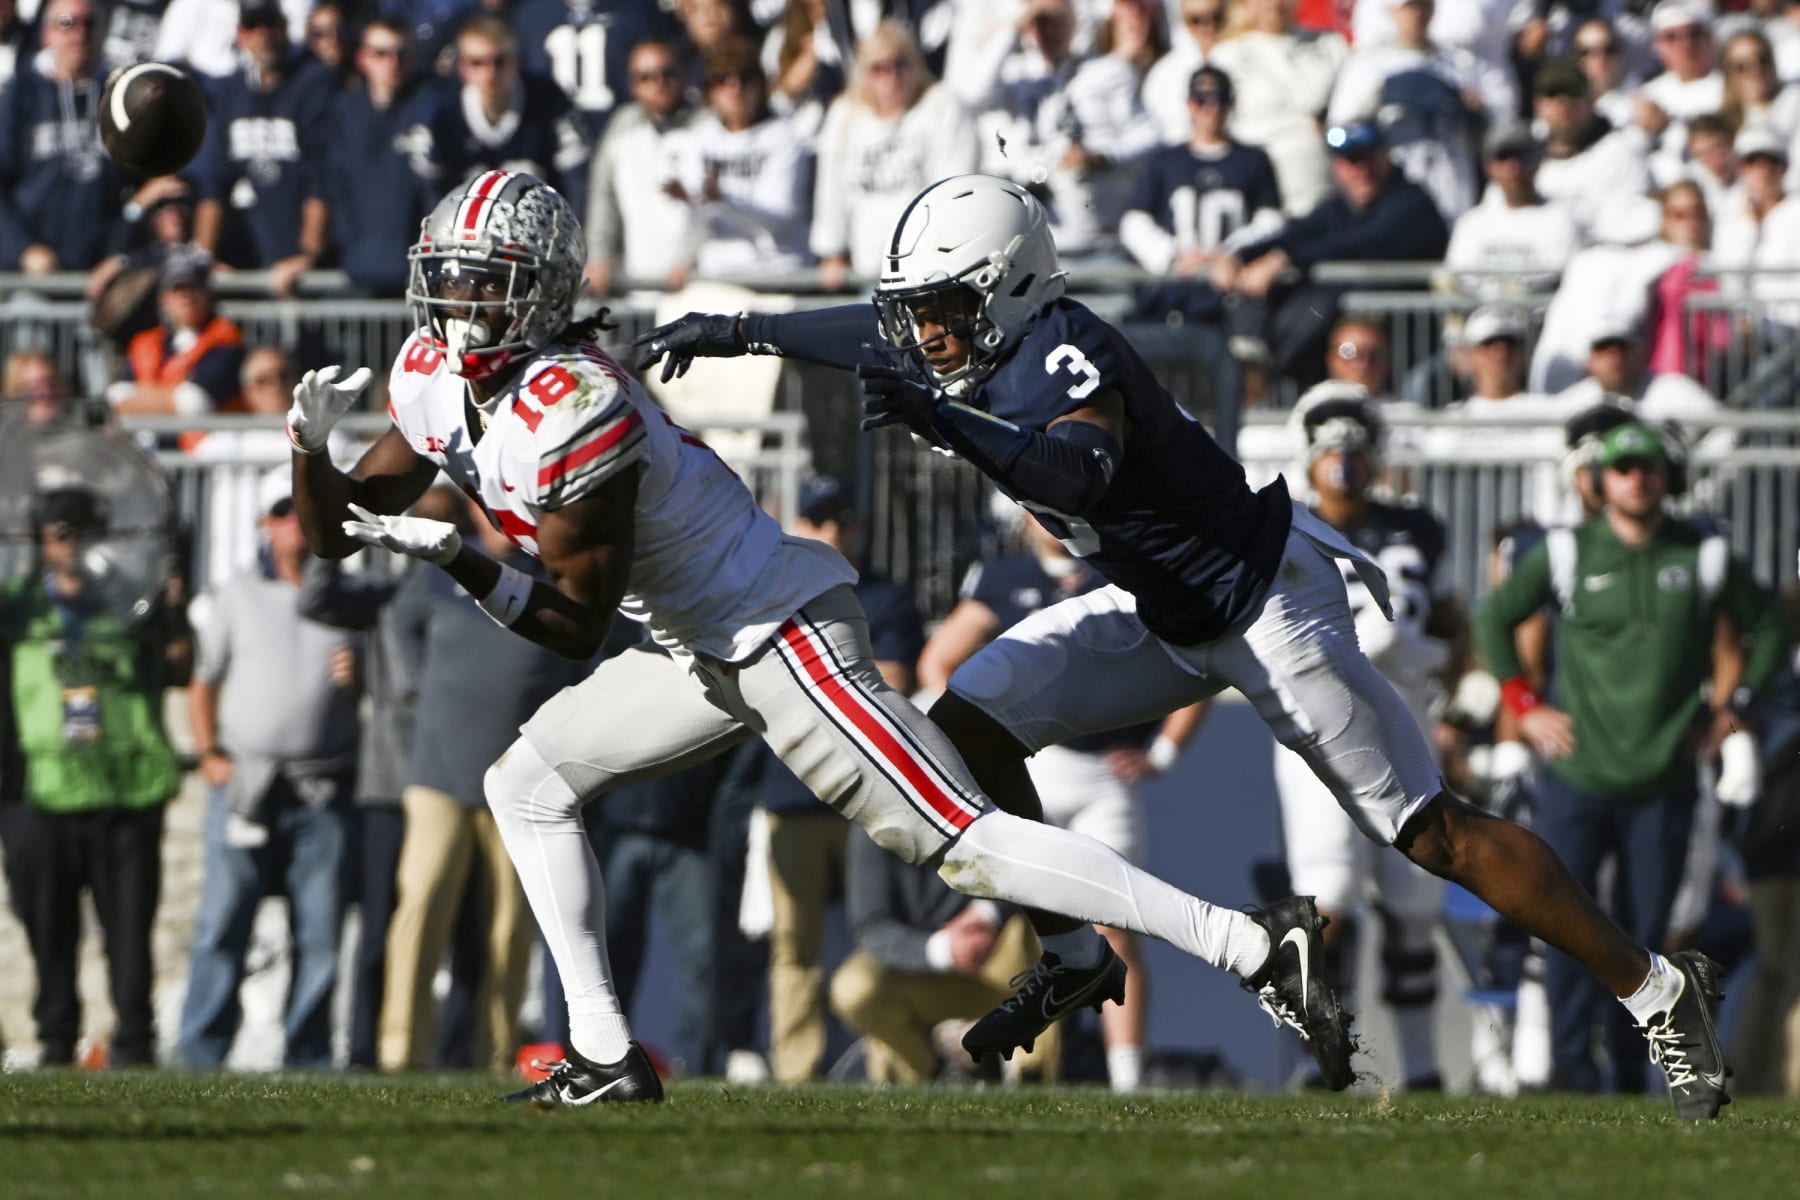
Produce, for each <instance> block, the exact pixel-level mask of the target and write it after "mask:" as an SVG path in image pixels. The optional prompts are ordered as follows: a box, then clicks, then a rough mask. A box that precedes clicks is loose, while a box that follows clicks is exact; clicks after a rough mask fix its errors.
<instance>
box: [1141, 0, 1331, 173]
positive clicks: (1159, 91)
mask: <svg viewBox="0 0 1800 1200" xmlns="http://www.w3.org/2000/svg"><path fill="white" fill-rule="evenodd" d="M1260 2H1261V0H1249V4H1250V5H1251V6H1254V5H1256V4H1257V3H1260ZM1281 2H1283V3H1291V0H1281ZM1244 9H1245V0H1235V3H1234V0H1180V3H1178V4H1177V5H1176V6H1175V8H1174V10H1173V11H1172V12H1170V13H1169V49H1168V51H1167V53H1165V54H1163V55H1162V57H1160V58H1158V59H1157V60H1156V61H1155V62H1154V63H1153V64H1151V67H1150V69H1149V70H1148V71H1146V72H1144V75H1143V80H1144V83H1143V89H1142V94H1143V97H1144V110H1145V111H1146V112H1148V113H1149V114H1150V119H1151V120H1152V121H1154V122H1156V130H1157V138H1158V140H1160V141H1161V142H1163V143H1164V144H1165V145H1169V146H1179V145H1181V144H1182V143H1183V142H1185V141H1187V139H1188V132H1189V126H1188V111H1187V93H1188V80H1189V79H1192V78H1193V76H1194V72H1195V71H1198V70H1199V69H1200V68H1201V67H1203V66H1205V65H1206V64H1207V63H1209V62H1211V61H1212V60H1213V55H1214V54H1215V53H1217V52H1218V50H1219V48H1220V47H1221V46H1222V45H1224V44H1225V32H1226V30H1227V28H1228V27H1231V26H1232V25H1234V24H1236V23H1237V22H1238V21H1239V20H1240V19H1241V13H1242V12H1243V10H1244ZM1234 14H1238V15H1234ZM1323 106H1324V103H1323V101H1322V100H1321V102H1320V107H1323Z"/></svg>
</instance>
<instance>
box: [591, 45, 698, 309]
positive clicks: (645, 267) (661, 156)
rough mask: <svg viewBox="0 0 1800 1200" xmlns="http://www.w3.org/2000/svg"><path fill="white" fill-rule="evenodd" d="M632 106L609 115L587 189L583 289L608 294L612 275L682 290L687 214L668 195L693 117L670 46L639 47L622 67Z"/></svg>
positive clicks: (681, 74) (691, 107) (681, 206)
mask: <svg viewBox="0 0 1800 1200" xmlns="http://www.w3.org/2000/svg"><path fill="white" fill-rule="evenodd" d="M626 73H627V76H628V77H629V79H630V80H631V100H632V102H631V103H630V104H628V105H626V106H625V107H623V108H621V109H619V111H618V112H616V113H614V114H613V117H612V120H610V121H608V122H607V125H606V134H605V136H604V137H602V138H601V139H600V149H599V152H598V153H596V154H595V155H594V164H593V168H592V174H591V176H590V178H589V183H588V200H587V239H588V265H587V281H588V288H589V289H590V290H591V291H593V292H594V293H596V294H598V295H606V294H607V293H608V292H610V291H611V290H612V287H613V283H614V276H615V274H622V275H623V276H624V277H625V278H626V279H630V280H659V281H661V282H662V283H664V284H665V285H666V286H668V287H669V288H670V289H671V290H679V289H680V288H681V286H682V285H683V284H684V283H686V282H687V267H688V263H687V256H686V254H685V248H686V246H687V244H688V227H689V222H690V220H691V216H690V212H689V209H688V206H687V205H686V204H684V203H682V202H681V201H680V200H677V199H675V198H674V197H673V196H671V195H670V194H669V187H668V185H669V183H670V182H671V181H672V180H673V179H674V178H675V177H676V173H677V171H678V169H679V167H678V163H679V155H680V149H681V145H682V142H683V140H684V139H685V138H687V137H688V136H689V134H688V130H689V128H690V127H691V126H692V125H693V123H694V118H695V117H696V115H697V110H696V109H695V107H694V106H693V105H692V104H689V103H688V102H687V99H686V97H685V96H684V95H683V94H682V87H681V83H682V79H683V78H684V77H685V73H684V72H683V71H682V68H681V60H680V58H679V57H678V56H677V54H676V52H675V47H674V45H673V44H671V43H669V42H665V41H660V40H655V39H652V40H647V41H642V42H639V43H638V44H637V45H636V46H633V47H632V49H631V56H630V58H629V59H628V60H627V63H626Z"/></svg>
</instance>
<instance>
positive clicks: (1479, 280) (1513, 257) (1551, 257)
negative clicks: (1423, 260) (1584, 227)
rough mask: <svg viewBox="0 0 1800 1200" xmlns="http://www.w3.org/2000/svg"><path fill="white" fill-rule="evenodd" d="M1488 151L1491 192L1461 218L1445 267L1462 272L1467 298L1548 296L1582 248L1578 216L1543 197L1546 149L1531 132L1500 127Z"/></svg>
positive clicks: (1514, 126)
mask: <svg viewBox="0 0 1800 1200" xmlns="http://www.w3.org/2000/svg"><path fill="white" fill-rule="evenodd" d="M1483 150H1484V153H1483V156H1482V162H1483V165H1484V166H1485V167H1486V169H1487V177H1488V186H1487V191H1486V193H1485V194H1484V195H1483V196H1482V199H1481V203H1480V204H1477V205H1476V206H1475V207H1474V208H1471V209H1470V210H1469V211H1468V212H1466V213H1464V214H1463V215H1462V216H1460V217H1458V218H1457V219H1456V224H1455V225H1454V226H1453V227H1452V228H1451V231H1450V248H1449V250H1447V251H1445V253H1444V265H1445V266H1446V267H1448V268H1450V269H1451V270H1452V271H1455V272H1459V274H1458V275H1457V283H1458V285H1459V286H1460V287H1461V288H1462V290H1463V291H1465V292H1467V293H1469V294H1471V295H1474V296H1478V297H1481V298H1484V299H1496V298H1498V297H1500V296H1502V295H1514V294H1517V293H1519V292H1544V291H1550V290H1552V289H1554V288H1555V287H1556V283H1557V279H1558V277H1559V276H1560V275H1561V274H1562V269H1563V267H1565V266H1566V265H1568V262H1569V259H1570V258H1572V257H1573V256H1574V254H1575V251H1577V250H1578V249H1580V248H1581V234H1580V230H1579V229H1578V227H1577V225H1576V221H1575V217H1574V215H1573V214H1572V213H1570V211H1569V210H1568V209H1567V208H1565V207H1563V206H1562V205H1561V204H1557V203H1554V202H1550V201H1546V200H1545V199H1544V197H1543V196H1541V195H1539V193H1538V190H1537V168H1538V159H1539V156H1540V155H1541V154H1542V149H1541V148H1540V147H1539V145H1538V142H1537V139H1536V138H1534V137H1532V136H1531V130H1530V128H1529V127H1528V126H1526V125H1523V124H1520V123H1517V122H1513V123H1509V124H1504V125H1496V126H1495V127H1494V128H1493V129H1492V130H1491V131H1490V132H1489V133H1488V136H1487V141H1486V142H1485V144H1484V146H1483Z"/></svg>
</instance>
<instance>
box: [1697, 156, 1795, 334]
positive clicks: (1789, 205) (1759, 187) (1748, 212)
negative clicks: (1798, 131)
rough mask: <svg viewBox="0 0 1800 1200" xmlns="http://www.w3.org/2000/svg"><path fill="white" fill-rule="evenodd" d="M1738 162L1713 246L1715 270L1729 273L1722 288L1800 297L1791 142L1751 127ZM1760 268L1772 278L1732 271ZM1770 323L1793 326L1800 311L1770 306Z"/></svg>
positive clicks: (1767, 313) (1762, 295)
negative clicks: (1790, 189)
mask: <svg viewBox="0 0 1800 1200" xmlns="http://www.w3.org/2000/svg"><path fill="white" fill-rule="evenodd" d="M1732 149H1733V150H1735V151H1736V153H1737V159H1738V186H1737V187H1736V188H1735V189H1733V191H1732V193H1731V194H1730V196H1728V197H1727V199H1726V201H1725V202H1724V204H1723V205H1722V206H1721V208H1720V210H1719V215H1718V218H1717V220H1716V222H1715V227H1714V231H1713V242H1712V260H1713V265H1714V266H1716V267H1720V268H1726V269H1727V273H1726V274H1725V275H1724V277H1723V278H1722V280H1721V286H1722V287H1723V289H1724V290H1725V291H1726V292H1728V293H1736V294H1739V295H1742V294H1744V293H1746V292H1748V293H1752V294H1754V295H1755V296H1757V297H1758V298H1760V299H1763V300H1785V301H1790V302H1791V301H1793V300H1794V299H1795V298H1796V297H1797V296H1800V288H1797V287H1796V284H1800V277H1797V276H1796V275H1795V273H1794V272H1795V268H1800V197H1797V196H1789V195H1787V194H1786V190H1785V185H1784V180H1783V177H1784V176H1785V174H1786V173H1787V169H1788V142H1787V139H1786V138H1784V137H1782V136H1781V135H1780V134H1779V133H1778V132H1776V131H1775V130H1773V129H1767V128H1764V127H1763V126H1760V125H1750V126H1746V127H1745V128H1744V129H1743V130H1742V131H1741V132H1740V133H1739V134H1738V135H1737V140H1736V141H1735V142H1734V143H1733V144H1732ZM1744 268H1756V269H1758V270H1762V271H1768V272H1770V273H1769V274H1767V275H1763V274H1758V275H1755V276H1744V275H1737V274H1731V273H1729V270H1730V269H1739V270H1741V269H1744ZM1761 315H1762V316H1763V318H1764V319H1765V321H1767V322H1770V323H1773V324H1777V325H1783V326H1793V325H1795V324H1800V312H1796V311H1795V310H1794V306H1793V305H1792V304H1791V303H1788V304H1782V305H1778V306H1770V307H1765V308H1764V310H1763V312H1762V314H1761Z"/></svg>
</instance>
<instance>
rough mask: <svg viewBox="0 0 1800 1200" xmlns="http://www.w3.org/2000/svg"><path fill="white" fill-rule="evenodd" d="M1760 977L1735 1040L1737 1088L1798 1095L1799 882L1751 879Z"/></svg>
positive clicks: (1779, 878) (1733, 1058) (1747, 998)
mask: <svg viewBox="0 0 1800 1200" xmlns="http://www.w3.org/2000/svg"><path fill="white" fill-rule="evenodd" d="M1750 916H1751V920H1752V922H1753V928H1754V930H1755V934H1756V974H1755V976H1754V977H1753V978H1752V979H1751V981H1750V990H1749V993H1748V994H1747V995H1746V996H1745V997H1744V1007H1743V1009H1742V1011H1741V1012H1740V1013H1739V1014H1738V1021H1737V1033H1736V1034H1735V1036H1734V1037H1733V1038H1732V1055H1731V1066H1732V1070H1733V1071H1734V1072H1735V1073H1736V1079H1735V1085H1736V1086H1735V1087H1734V1089H1733V1090H1735V1091H1741V1092H1743V1093H1744V1094H1746V1095H1780V1094H1781V1093H1783V1092H1785V1093H1786V1094H1787V1095H1789V1096H1800V878H1794V877H1792V876H1770V877H1768V878H1764V879H1753V880H1751V881H1750Z"/></svg>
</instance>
